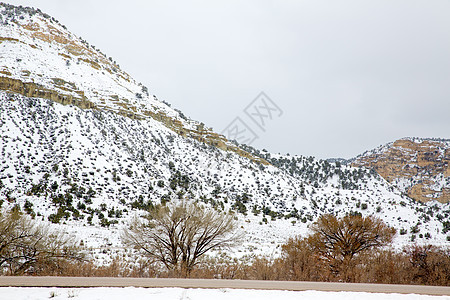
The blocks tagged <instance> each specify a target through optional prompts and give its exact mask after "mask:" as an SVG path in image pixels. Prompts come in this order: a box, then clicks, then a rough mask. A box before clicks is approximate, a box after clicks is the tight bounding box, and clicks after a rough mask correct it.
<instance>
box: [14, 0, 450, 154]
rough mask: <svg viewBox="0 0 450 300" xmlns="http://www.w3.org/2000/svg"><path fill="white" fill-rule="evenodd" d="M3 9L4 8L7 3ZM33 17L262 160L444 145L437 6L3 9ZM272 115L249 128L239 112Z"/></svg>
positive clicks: (448, 64)
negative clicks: (271, 106) (404, 141)
mask: <svg viewBox="0 0 450 300" xmlns="http://www.w3.org/2000/svg"><path fill="white" fill-rule="evenodd" d="M6 1H7V2H8V0H6ZM9 3H11V4H17V5H18V4H21V5H26V6H34V7H39V8H40V9H41V10H42V11H44V12H47V13H48V14H50V15H52V16H54V17H55V18H56V19H58V20H59V21H60V22H61V23H62V24H64V25H66V26H67V27H68V29H69V30H71V31H72V32H73V33H75V34H76V35H79V36H81V37H83V38H84V39H86V40H87V41H88V42H89V43H90V44H93V45H95V46H96V47H98V48H99V49H101V50H102V52H104V53H106V54H107V55H108V56H112V57H113V58H114V59H115V60H116V61H117V62H118V63H119V64H120V66H121V67H122V69H124V70H125V71H126V72H128V73H129V74H130V75H132V76H133V77H134V78H135V79H136V80H137V81H139V82H142V83H143V84H144V85H146V86H148V88H149V90H150V92H151V93H152V94H155V95H157V96H158V98H159V99H161V100H166V101H167V102H169V103H171V104H172V106H173V107H175V108H178V109H180V110H182V111H183V112H184V113H185V114H186V115H188V116H190V117H191V118H193V119H196V120H200V121H202V122H204V123H205V124H206V125H207V126H209V127H212V128H213V129H214V130H215V131H217V132H221V131H222V130H223V129H225V128H226V127H227V126H228V125H229V123H230V122H232V121H233V120H235V118H236V117H239V118H240V120H241V121H242V122H243V123H245V124H246V125H247V126H248V127H249V128H251V129H252V130H253V131H254V133H255V134H256V135H257V136H258V138H257V139H256V140H255V141H254V142H253V143H252V145H253V146H256V147H258V148H265V149H267V150H269V151H271V152H275V153H277V152H280V153H290V154H301V155H312V156H316V157H319V158H329V157H343V158H350V157H353V156H356V155H358V154H360V153H362V152H364V151H365V150H369V149H372V148H374V147H376V146H378V145H380V144H384V143H387V142H390V141H393V140H396V139H398V138H401V137H405V136H418V137H441V138H450V114H449V112H450V17H449V16H450V1H448V0H433V1H430V0H421V1H417V0H372V1H366V0H329V1H324V0H286V1H274V0H273V1H269V0H246V1H237V0H220V1H206V0H204V1H200V0H198V1H195V0H184V1H172V0H164V1H163V0H160V1H150V0H148V1H144V0H141V1H137V0H128V1H123V0H120V1H115V0H102V1H100V0H99V1H91V0H77V1H74V0H73V1H61V0H39V1H36V0H34V1H33V0H9ZM261 91H264V92H265V94H266V95H267V96H268V97H269V98H270V99H271V100H272V101H273V103H275V104H276V105H277V106H278V107H279V108H280V110H282V114H281V116H279V113H278V112H277V113H276V114H273V119H272V120H268V119H266V122H265V125H264V128H263V129H261V128H260V127H258V126H257V125H256V124H255V123H254V122H253V121H252V120H251V119H250V118H249V116H248V115H246V114H245V112H244V109H245V108H246V107H247V106H248V105H249V104H251V103H252V101H253V100H254V99H255V97H256V96H258V94H259V93H260V92H261Z"/></svg>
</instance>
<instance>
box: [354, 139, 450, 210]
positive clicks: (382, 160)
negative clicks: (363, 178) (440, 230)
mask: <svg viewBox="0 0 450 300" xmlns="http://www.w3.org/2000/svg"><path fill="white" fill-rule="evenodd" d="M352 164H353V166H356V167H366V168H373V169H374V170H375V171H376V172H377V173H379V174H380V175H381V176H383V178H385V179H386V180H387V181H389V182H391V183H392V184H394V185H395V186H397V187H398V188H399V189H400V190H401V191H403V192H404V193H406V194H407V195H408V196H409V197H411V198H413V199H415V200H418V201H422V202H427V201H432V200H437V201H439V202H442V203H448V202H450V140H448V139H430V138H428V139H426V138H404V139H400V140H397V141H395V142H393V143H389V144H386V145H382V146H380V147H378V148H376V149H373V150H371V151H367V152H365V153H363V154H361V155H360V156H358V157H356V158H355V159H354V160H353V162H352Z"/></svg>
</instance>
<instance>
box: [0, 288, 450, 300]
mask: <svg viewBox="0 0 450 300" xmlns="http://www.w3.org/2000/svg"><path fill="white" fill-rule="evenodd" d="M126 298H128V299H129V298H134V299H152V300H159V299H161V300H170V299H180V300H204V299H205V300H210V299H215V300H222V299H223V300H225V299H233V300H239V299H245V300H252V299H255V300H256V299H257V300H265V299H283V300H289V299H292V300H294V299H295V300H297V299H303V300H308V299H313V300H317V299H321V300H328V299H330V300H340V299H346V300H347V299H358V300H360V299H365V300H372V299H387V300H416V299H417V300H419V299H421V300H422V299H430V300H432V299H433V300H444V299H446V300H448V299H450V297H449V296H428V295H417V294H382V293H361V292H319V291H278V290H270V291H268V290H242V289H182V288H133V287H127V288H78V289H70V288H16V287H5V288H0V299H5V300H6V299H14V300H41V299H42V300H43V299H55V300H61V299H74V300H100V299H108V300H116V299H117V300H122V299H126Z"/></svg>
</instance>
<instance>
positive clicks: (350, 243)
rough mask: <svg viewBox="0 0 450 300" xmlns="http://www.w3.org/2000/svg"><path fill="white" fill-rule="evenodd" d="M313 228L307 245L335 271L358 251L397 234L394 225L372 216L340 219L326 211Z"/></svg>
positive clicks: (390, 238) (380, 243) (344, 265)
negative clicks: (388, 224) (390, 225)
mask: <svg viewBox="0 0 450 300" xmlns="http://www.w3.org/2000/svg"><path fill="white" fill-rule="evenodd" d="M311 230H312V232H313V234H312V235H311V236H309V237H308V239H307V243H308V245H310V247H312V249H313V250H314V251H315V252H316V253H318V254H319V255H320V256H321V257H322V258H323V259H325V260H326V261H328V262H329V264H330V266H331V268H332V269H333V271H335V272H336V273H338V272H340V271H342V268H344V269H345V268H347V267H348V266H349V264H350V262H351V260H352V259H353V257H354V256H355V255H357V254H359V253H361V252H364V251H366V250H370V249H373V248H378V247H381V246H385V245H388V244H389V243H391V242H392V239H393V238H394V235H395V229H394V228H391V227H389V226H387V225H386V224H385V223H384V222H383V221H382V220H380V219H378V218H375V217H372V216H368V217H362V216H351V215H347V216H345V217H344V218H342V219H338V218H336V217H335V216H333V215H329V214H328V215H323V216H321V217H320V218H319V219H318V220H317V222H316V223H315V224H314V225H313V226H312V227H311ZM339 269H341V270H339Z"/></svg>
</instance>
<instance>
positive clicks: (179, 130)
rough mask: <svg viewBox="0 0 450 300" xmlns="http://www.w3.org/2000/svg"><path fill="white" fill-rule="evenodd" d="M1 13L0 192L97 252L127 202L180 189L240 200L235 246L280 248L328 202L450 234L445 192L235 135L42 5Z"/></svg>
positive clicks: (115, 239)
mask: <svg viewBox="0 0 450 300" xmlns="http://www.w3.org/2000/svg"><path fill="white" fill-rule="evenodd" d="M0 23H1V24H0V151H1V156H0V202H1V203H2V205H3V207H6V206H9V207H11V206H14V205H16V206H19V207H20V208H21V209H22V210H23V211H25V212H27V213H28V214H30V215H32V216H34V217H36V218H38V219H42V221H43V222H50V223H52V224H60V225H58V226H65V228H66V230H67V231H68V232H71V234H74V235H76V236H77V237H78V238H79V239H82V240H83V244H84V245H86V246H88V247H92V248H94V250H96V251H97V253H98V254H97V257H100V258H101V254H102V253H103V254H104V256H108V255H111V251H120V249H123V246H122V244H121V242H120V235H119V233H120V229H121V228H122V226H126V224H127V221H128V219H129V217H130V216H133V215H134V214H135V213H139V212H140V211H142V210H145V209H148V208H149V207H151V206H152V205H155V204H157V203H161V202H167V201H178V199H183V198H187V199H192V200H198V201H202V202H204V203H205V204H207V205H210V206H212V207H215V208H216V209H218V210H221V211H225V212H227V213H234V214H236V217H237V218H238V219H239V220H240V222H241V225H242V228H241V230H243V231H245V232H246V235H247V238H246V242H245V243H244V244H243V245H242V246H241V247H240V249H239V253H237V255H244V254H249V253H261V252H264V253H275V254H276V253H277V251H278V250H277V245H279V244H280V243H283V242H285V241H286V239H287V238H288V237H289V236H293V235H297V234H306V233H307V231H308V225H309V224H310V223H311V222H313V221H314V220H315V219H316V218H317V217H318V216H319V215H321V214H323V213H334V214H338V215H344V214H347V213H361V214H363V215H368V214H374V215H376V216H378V217H380V218H382V219H383V220H384V221H385V222H387V223H388V224H390V225H391V226H394V227H396V228H397V229H399V232H400V230H401V234H399V235H398V238H397V240H396V241H397V245H403V244H405V243H409V242H410V241H411V240H412V239H415V241H420V242H429V243H435V244H444V243H447V241H446V239H447V234H448V233H446V230H443V229H444V227H443V224H447V223H444V222H446V221H447V222H448V220H449V218H450V206H449V205H448V204H442V203H439V202H436V201H432V202H428V203H427V204H423V203H420V202H416V201H413V200H411V199H410V198H409V197H407V196H406V195H405V194H404V193H402V191H400V190H398V189H397V188H396V187H395V186H393V185H391V184H390V183H389V182H387V181H386V180H385V179H383V178H382V177H381V176H379V175H378V174H377V173H376V172H374V171H371V170H370V169H364V168H357V167H351V166H348V165H344V164H341V163H340V162H339V161H334V162H328V161H323V160H316V159H314V158H313V157H303V156H288V155H275V154H270V153H267V152H264V151H259V150H257V149H253V148H251V147H248V146H245V145H236V144H235V143H233V142H231V141H228V140H226V138H225V137H224V136H221V135H219V134H217V133H214V132H213V131H212V130H211V129H209V128H207V127H205V126H204V125H203V123H200V122H198V121H194V120H191V119H189V118H187V117H186V116H184V115H183V113H182V112H180V111H178V110H176V109H173V108H171V107H170V106H169V105H168V104H167V103H163V102H161V101H159V100H158V99H157V98H156V97H155V96H152V95H151V93H150V90H149V89H148V88H147V87H145V86H143V85H142V84H140V83H137V82H135V81H134V80H133V79H132V77H131V76H130V75H128V74H127V73H125V72H124V71H122V70H121V69H120V67H119V65H118V64H117V63H116V62H114V61H113V59H111V58H107V56H106V55H104V54H103V53H102V52H100V51H99V50H98V49H96V48H94V47H93V46H90V45H89V44H88V43H87V42H85V41H83V40H82V39H81V38H78V37H76V36H75V35H73V34H72V33H70V32H69V31H68V30H67V29H66V28H65V27H64V26H63V25H61V24H60V23H59V22H58V21H56V20H55V19H53V18H52V17H50V16H48V15H46V14H45V13H42V12H40V11H39V10H35V9H32V8H23V7H15V6H11V5H7V4H0ZM54 226H57V225H54ZM411 228H412V231H411Z"/></svg>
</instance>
